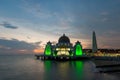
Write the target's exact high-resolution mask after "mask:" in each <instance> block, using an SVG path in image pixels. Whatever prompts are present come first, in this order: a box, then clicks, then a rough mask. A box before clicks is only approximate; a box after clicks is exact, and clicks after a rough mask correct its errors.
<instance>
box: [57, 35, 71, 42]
mask: <svg viewBox="0 0 120 80" xmlns="http://www.w3.org/2000/svg"><path fill="white" fill-rule="evenodd" d="M58 42H59V43H70V39H69V38H68V37H67V36H66V35H65V34H63V36H61V37H60V38H59V40H58Z"/></svg>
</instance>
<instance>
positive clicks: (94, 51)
mask: <svg viewBox="0 0 120 80" xmlns="http://www.w3.org/2000/svg"><path fill="white" fill-rule="evenodd" d="M97 50H98V48H97V41H96V35H95V31H93V35H92V52H93V53H96V52H97Z"/></svg>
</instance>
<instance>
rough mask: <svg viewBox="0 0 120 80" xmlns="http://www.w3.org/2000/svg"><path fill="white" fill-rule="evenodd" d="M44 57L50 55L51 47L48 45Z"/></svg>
mask: <svg viewBox="0 0 120 80" xmlns="http://www.w3.org/2000/svg"><path fill="white" fill-rule="evenodd" d="M45 55H51V45H50V44H47V45H46V48H45Z"/></svg>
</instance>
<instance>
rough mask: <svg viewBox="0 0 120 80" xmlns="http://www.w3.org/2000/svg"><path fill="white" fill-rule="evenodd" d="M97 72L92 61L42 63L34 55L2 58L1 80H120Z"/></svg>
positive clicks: (0, 61)
mask: <svg viewBox="0 0 120 80" xmlns="http://www.w3.org/2000/svg"><path fill="white" fill-rule="evenodd" d="M119 78H120V77H118V76H116V75H112V74H107V73H97V72H95V68H94V63H93V62H92V61H67V62H56V61H40V60H36V59H35V57H34V55H9V56H8V55H7V56H5V55H4V56H0V80H120V79H119Z"/></svg>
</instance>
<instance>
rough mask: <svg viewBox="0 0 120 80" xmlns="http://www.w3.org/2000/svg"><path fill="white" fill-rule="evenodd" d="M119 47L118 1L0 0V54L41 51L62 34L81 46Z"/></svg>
mask: <svg viewBox="0 0 120 80" xmlns="http://www.w3.org/2000/svg"><path fill="white" fill-rule="evenodd" d="M92 31H95V32H96V36H97V43H98V48H110V49H111V48H114V49H118V48H119V49H120V0H0V54H3V53H11V54H12V53H35V52H43V50H44V47H45V44H46V42H48V41H51V42H57V41H58V39H59V37H60V36H62V35H63V33H65V34H66V35H67V36H68V37H69V38H70V40H71V43H73V44H74V43H75V42H76V41H77V40H79V41H80V42H81V44H82V45H83V48H91V42H92V41H91V39H92Z"/></svg>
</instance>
